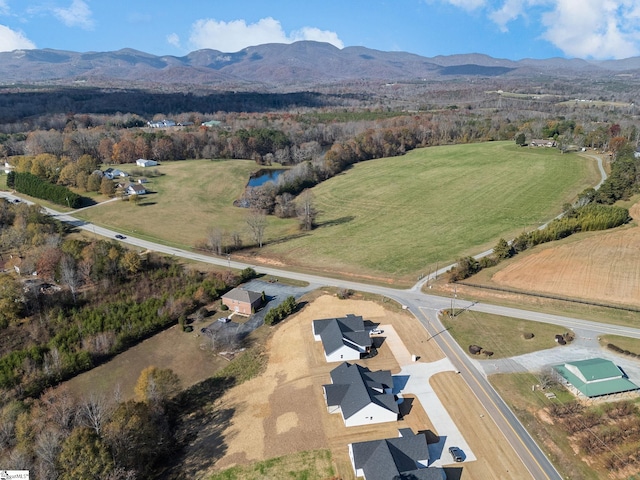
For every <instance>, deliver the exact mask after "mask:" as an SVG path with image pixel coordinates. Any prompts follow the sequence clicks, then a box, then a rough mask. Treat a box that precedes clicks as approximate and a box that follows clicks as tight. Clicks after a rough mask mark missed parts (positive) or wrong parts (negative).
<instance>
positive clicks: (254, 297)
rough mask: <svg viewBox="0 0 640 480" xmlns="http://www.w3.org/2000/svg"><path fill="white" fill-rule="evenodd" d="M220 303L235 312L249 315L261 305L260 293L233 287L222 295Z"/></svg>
mask: <svg viewBox="0 0 640 480" xmlns="http://www.w3.org/2000/svg"><path fill="white" fill-rule="evenodd" d="M222 303H223V304H224V305H226V306H227V307H229V310H232V311H233V312H235V313H239V314H241V315H251V314H252V313H254V312H255V311H256V310H257V309H258V308H260V306H261V305H262V294H261V293H258V292H252V291H251V290H245V289H243V288H234V289H233V290H229V291H228V292H227V293H225V294H224V295H223V296H222Z"/></svg>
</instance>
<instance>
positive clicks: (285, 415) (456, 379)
mask: <svg viewBox="0 0 640 480" xmlns="http://www.w3.org/2000/svg"><path fill="white" fill-rule="evenodd" d="M348 313H354V314H356V315H362V316H363V317H364V318H365V320H371V321H373V322H376V323H377V322H380V323H382V324H392V325H393V326H394V329H395V330H396V331H397V332H398V335H399V337H400V338H401V339H402V340H403V341H404V342H405V345H406V346H407V348H408V349H409V350H410V351H412V352H416V353H417V354H418V355H419V356H420V361H424V362H432V361H435V360H439V359H441V358H442V357H443V355H442V353H441V351H440V350H439V349H438V348H437V347H436V346H435V345H434V344H433V343H429V342H428V335H427V333H426V331H425V330H424V328H423V327H422V326H421V325H420V324H419V323H418V322H417V320H415V318H414V317H413V316H411V315H410V314H408V313H406V312H404V311H402V310H399V309H397V308H389V309H386V308H384V306H382V305H381V304H378V303H375V302H371V301H363V300H357V299H350V300H339V299H337V298H336V297H334V296H331V295H323V296H320V297H319V298H317V299H315V300H313V301H312V302H310V303H309V304H307V305H306V306H305V307H304V308H303V310H302V311H301V312H300V313H298V314H297V315H295V316H294V317H292V318H290V319H288V320H286V321H285V323H284V324H282V325H280V326H278V327H276V330H275V331H274V334H273V335H272V336H271V338H270V339H269V343H268V345H267V352H268V355H269V359H268V366H267V369H266V371H265V372H264V373H263V374H262V375H261V376H260V377H258V378H255V379H253V380H250V381H248V382H246V383H244V384H242V385H240V386H238V387H235V388H233V389H231V390H229V391H228V392H227V393H226V394H224V395H223V396H222V397H221V398H220V399H219V400H218V401H217V402H216V403H215V404H214V405H212V408H211V412H212V414H211V421H212V423H213V422H215V421H216V420H215V417H216V414H215V412H221V411H222V412H225V411H226V412H233V414H232V417H231V418H230V419H228V420H229V421H228V423H227V422H225V427H224V428H223V429H222V432H221V435H220V436H219V437H217V441H216V442H214V444H208V442H209V441H210V440H211V436H205V435H201V436H199V437H197V438H194V439H192V442H191V444H190V446H189V447H188V450H189V449H191V450H192V451H194V452H195V451H200V452H202V451H203V449H211V454H210V457H209V458H211V457H216V456H217V457H218V458H217V460H216V462H215V466H214V467H213V469H211V470H209V471H202V470H198V469H197V466H196V465H185V468H184V469H183V471H184V472H188V473H189V475H190V476H191V478H206V477H207V474H208V473H211V471H213V470H215V471H218V470H222V469H225V468H228V467H231V466H233V465H236V464H248V463H252V462H255V461H259V460H263V459H267V458H272V457H276V456H280V455H285V454H289V453H295V452H300V451H305V450H313V449H321V448H329V449H330V450H331V452H332V455H333V459H334V463H335V466H336V474H337V475H338V476H339V478H343V479H345V480H346V479H352V478H353V471H352V468H351V465H350V462H349V457H348V451H347V445H348V444H349V443H351V442H354V441H363V440H372V439H380V438H387V437H395V436H397V434H398V428H403V427H410V428H412V429H413V430H414V431H426V430H429V431H431V432H432V434H437V433H440V434H443V435H446V432H434V431H433V430H434V428H433V425H432V423H431V421H430V420H429V417H428V411H429V406H428V405H420V404H419V402H418V401H416V400H415V399H412V398H411V397H407V401H406V402H405V404H407V405H410V410H409V411H408V412H407V414H406V415H405V416H404V417H403V419H402V420H401V421H399V422H397V423H389V424H380V425H372V426H362V427H350V428H346V427H344V425H343V422H342V419H341V417H340V415H330V414H329V413H327V410H326V405H325V404H324V399H323V395H322V385H323V384H325V383H328V382H329V381H330V378H329V372H330V371H331V370H332V369H333V368H335V366H337V365H336V364H327V363H326V362H325V359H324V355H323V352H322V346H321V344H320V343H319V342H317V343H316V342H314V340H313V334H312V331H311V322H312V320H314V319H317V318H328V317H336V316H344V315H346V314H348ZM360 363H361V364H363V365H365V366H367V367H368V368H370V369H371V370H378V369H389V370H391V371H392V373H397V372H398V371H399V365H398V363H397V362H396V361H395V358H394V357H393V355H392V354H391V351H390V349H389V347H388V346H387V345H385V344H384V343H383V344H382V346H381V348H380V349H379V353H378V355H377V356H376V357H374V358H372V359H368V360H363V361H361V362H360ZM431 383H432V385H433V386H434V388H435V390H436V392H437V393H438V395H439V397H440V398H442V399H443V401H444V403H445V405H446V406H447V408H448V409H449V411H450V413H452V414H454V415H455V417H454V418H455V422H456V424H457V425H458V427H459V429H460V430H461V432H462V434H463V435H464V436H465V438H466V439H467V440H468V443H469V446H470V447H471V448H472V450H473V452H474V454H475V456H476V457H477V458H478V460H477V461H474V462H467V463H464V464H462V465H452V466H451V468H450V469H448V472H447V473H448V474H449V475H450V478H456V479H471V478H492V479H501V478H503V479H511V478H517V479H522V478H530V475H529V473H528V472H527V470H526V469H525V468H524V466H523V465H522V463H521V462H520V461H519V459H518V458H517V456H516V455H515V453H514V452H513V450H512V449H511V447H510V446H509V445H508V444H507V442H506V441H505V440H504V438H503V437H502V435H501V434H500V433H499V431H498V430H497V428H496V427H495V425H494V424H493V422H492V421H491V420H490V419H489V418H488V416H487V415H485V414H484V413H483V412H484V411H483V408H482V406H481V405H480V404H479V403H478V402H477V400H476V399H475V397H474V396H473V394H472V393H471V391H470V390H469V388H468V387H467V385H466V384H465V383H464V381H463V380H462V378H461V377H460V376H458V375H455V374H454V373H451V372H444V373H440V374H436V375H435V376H434V377H432V382H431ZM428 438H433V435H430V436H428ZM215 443H218V445H215ZM185 458H189V451H187V452H185Z"/></svg>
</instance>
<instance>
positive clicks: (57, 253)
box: [36, 247, 62, 282]
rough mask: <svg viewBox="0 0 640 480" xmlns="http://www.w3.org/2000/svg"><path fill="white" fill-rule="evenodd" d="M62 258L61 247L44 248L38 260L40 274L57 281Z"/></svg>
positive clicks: (51, 280)
mask: <svg viewBox="0 0 640 480" xmlns="http://www.w3.org/2000/svg"><path fill="white" fill-rule="evenodd" d="M60 258H62V250H60V248H58V247H46V248H44V249H43V250H42V252H41V253H40V256H39V257H38V260H37V262H36V268H37V270H38V274H39V275H40V276H41V277H42V278H44V279H45V280H47V281H49V282H53V281H55V277H56V273H57V270H58V265H59V263H60Z"/></svg>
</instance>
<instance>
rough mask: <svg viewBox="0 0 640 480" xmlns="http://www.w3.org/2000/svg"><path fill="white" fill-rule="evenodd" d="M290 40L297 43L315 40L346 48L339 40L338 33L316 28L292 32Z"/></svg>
mask: <svg viewBox="0 0 640 480" xmlns="http://www.w3.org/2000/svg"><path fill="white" fill-rule="evenodd" d="M290 40H291V41H293V42H297V41H299V40H314V41H316V42H326V43H330V44H332V45H334V46H336V47H338V48H344V43H342V40H340V38H338V34H337V33H336V32H331V31H329V30H320V29H319V28H315V27H304V28H301V29H300V30H294V31H293V32H291V35H290Z"/></svg>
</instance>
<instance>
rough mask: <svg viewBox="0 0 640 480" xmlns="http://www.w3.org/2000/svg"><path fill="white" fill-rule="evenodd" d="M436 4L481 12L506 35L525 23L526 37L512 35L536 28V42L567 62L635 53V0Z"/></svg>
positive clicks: (639, 32)
mask: <svg viewBox="0 0 640 480" xmlns="http://www.w3.org/2000/svg"><path fill="white" fill-rule="evenodd" d="M426 1H430V0H426ZM437 1H440V2H443V3H448V4H451V5H454V6H456V7H459V8H461V9H464V10H467V11H472V10H479V11H481V12H483V13H486V14H487V15H488V17H489V18H490V19H491V20H492V21H493V22H494V23H495V24H496V25H497V26H498V27H499V28H500V30H502V31H503V32H508V31H509V28H508V27H509V24H510V23H511V22H513V21H515V20H517V19H519V18H523V19H525V20H526V22H527V24H528V26H527V27H525V28H526V29H527V32H523V31H520V32H515V31H513V32H512V34H514V35H523V34H527V33H529V34H531V31H533V29H535V28H536V27H535V26H536V25H539V26H540V27H541V29H542V33H541V34H539V38H541V39H544V40H546V41H548V42H550V43H551V44H553V45H554V46H555V47H557V48H558V49H559V50H561V51H562V52H564V54H565V55H567V56H570V57H580V58H597V59H604V58H626V57H630V56H634V55H639V54H640V2H638V0H437ZM519 28H522V27H519Z"/></svg>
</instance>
